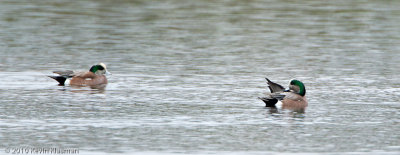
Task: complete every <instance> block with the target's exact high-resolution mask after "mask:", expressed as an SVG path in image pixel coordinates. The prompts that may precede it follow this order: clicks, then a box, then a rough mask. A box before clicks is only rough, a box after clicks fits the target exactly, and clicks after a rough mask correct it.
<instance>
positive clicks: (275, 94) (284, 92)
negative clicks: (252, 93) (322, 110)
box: [259, 78, 308, 109]
mask: <svg viewBox="0 0 400 155" xmlns="http://www.w3.org/2000/svg"><path fill="white" fill-rule="evenodd" d="M265 79H266V80H267V84H268V88H269V90H270V92H271V93H267V94H266V96H264V97H259V99H261V100H262V101H263V102H264V103H265V106H266V107H275V105H276V103H278V101H281V102H282V108H285V109H299V108H305V107H307V106H308V102H307V99H306V96H305V95H306V87H305V86H304V84H303V82H301V81H299V80H296V79H292V80H290V82H289V88H288V89H285V87H283V86H282V85H279V84H277V83H275V82H272V81H271V80H269V79H268V78H265Z"/></svg>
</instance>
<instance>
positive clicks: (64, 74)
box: [53, 70, 74, 78]
mask: <svg viewBox="0 0 400 155" xmlns="http://www.w3.org/2000/svg"><path fill="white" fill-rule="evenodd" d="M53 73H56V74H58V75H60V76H62V77H65V78H71V77H73V76H74V71H72V70H65V71H53Z"/></svg>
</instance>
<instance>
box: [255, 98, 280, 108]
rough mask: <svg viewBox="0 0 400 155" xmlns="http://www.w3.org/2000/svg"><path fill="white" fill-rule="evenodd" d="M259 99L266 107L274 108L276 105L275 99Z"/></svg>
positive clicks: (276, 100)
mask: <svg viewBox="0 0 400 155" xmlns="http://www.w3.org/2000/svg"><path fill="white" fill-rule="evenodd" d="M259 99H260V100H262V101H264V103H265V106H266V107H275V104H276V103H278V99H276V98H268V97H259Z"/></svg>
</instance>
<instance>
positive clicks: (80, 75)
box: [49, 63, 109, 86]
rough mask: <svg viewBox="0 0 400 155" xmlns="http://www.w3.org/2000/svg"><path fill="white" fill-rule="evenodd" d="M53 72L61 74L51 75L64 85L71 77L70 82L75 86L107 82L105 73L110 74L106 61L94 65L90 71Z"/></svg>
mask: <svg viewBox="0 0 400 155" xmlns="http://www.w3.org/2000/svg"><path fill="white" fill-rule="evenodd" d="M53 73H56V74H59V75H58V76H49V77H51V78H53V79H55V80H57V81H58V83H60V84H59V85H64V84H65V81H66V80H67V79H71V80H70V82H69V84H70V85H73V86H96V85H102V84H107V78H106V76H105V74H109V72H108V71H107V67H106V65H105V64H104V63H99V64H97V65H93V66H92V67H91V68H90V70H89V71H84V72H74V71H71V70H66V71H54V72H53Z"/></svg>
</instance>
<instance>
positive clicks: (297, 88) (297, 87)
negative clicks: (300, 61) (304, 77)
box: [289, 79, 306, 96]
mask: <svg viewBox="0 0 400 155" xmlns="http://www.w3.org/2000/svg"><path fill="white" fill-rule="evenodd" d="M289 91H290V92H294V93H296V94H299V95H301V96H304V95H306V87H305V86H304V84H303V82H301V81H299V80H296V79H293V80H291V81H290V83H289Z"/></svg>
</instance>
